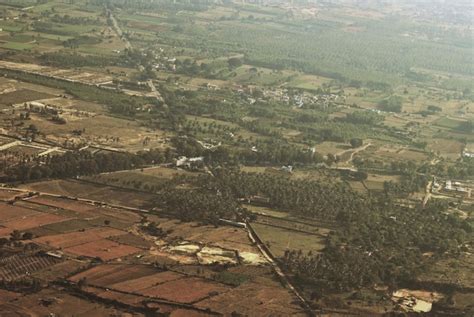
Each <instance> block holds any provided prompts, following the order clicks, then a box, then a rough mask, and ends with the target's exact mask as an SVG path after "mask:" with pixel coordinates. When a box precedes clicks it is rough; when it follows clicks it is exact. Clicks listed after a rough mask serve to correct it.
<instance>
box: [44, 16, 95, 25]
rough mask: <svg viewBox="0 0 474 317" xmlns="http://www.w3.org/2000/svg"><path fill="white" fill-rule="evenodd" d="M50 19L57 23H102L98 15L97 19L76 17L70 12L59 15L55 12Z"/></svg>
mask: <svg viewBox="0 0 474 317" xmlns="http://www.w3.org/2000/svg"><path fill="white" fill-rule="evenodd" d="M50 20H51V21H52V22H55V23H63V24H74V25H81V24H82V25H99V24H101V21H100V19H99V18H98V17H97V18H96V19H91V18H88V17H74V16H70V15H68V14H65V15H59V14H55V15H53V16H51V17H50Z"/></svg>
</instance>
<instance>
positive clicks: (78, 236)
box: [33, 227, 125, 248]
mask: <svg viewBox="0 0 474 317" xmlns="http://www.w3.org/2000/svg"><path fill="white" fill-rule="evenodd" d="M124 233H125V232H124V231H121V230H118V229H113V228H106V227H101V228H94V229H89V230H85V231H77V232H70V233H64V234H57V235H53V236H46V237H41V238H37V239H34V240H33V241H34V242H37V243H41V244H47V245H49V246H52V247H55V248H69V247H73V246H76V245H80V244H84V243H89V242H93V241H97V240H101V239H104V238H107V237H110V236H118V235H122V234H124Z"/></svg>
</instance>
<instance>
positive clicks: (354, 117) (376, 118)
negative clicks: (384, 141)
mask: <svg viewBox="0 0 474 317" xmlns="http://www.w3.org/2000/svg"><path fill="white" fill-rule="evenodd" d="M383 119H384V117H383V116H382V115H380V114H378V113H376V112H373V111H361V110H359V111H354V112H352V113H348V114H347V115H346V118H345V121H347V122H350V123H354V124H368V125H376V124H378V123H380V122H382V121H383Z"/></svg>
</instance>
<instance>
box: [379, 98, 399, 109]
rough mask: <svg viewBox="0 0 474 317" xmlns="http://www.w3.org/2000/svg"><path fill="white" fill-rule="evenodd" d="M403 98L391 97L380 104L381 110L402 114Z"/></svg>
mask: <svg viewBox="0 0 474 317" xmlns="http://www.w3.org/2000/svg"><path fill="white" fill-rule="evenodd" d="M402 105H403V98H402V97H400V96H390V97H389V98H386V99H383V100H381V101H380V102H379V103H378V107H379V109H380V110H383V111H387V112H402Z"/></svg>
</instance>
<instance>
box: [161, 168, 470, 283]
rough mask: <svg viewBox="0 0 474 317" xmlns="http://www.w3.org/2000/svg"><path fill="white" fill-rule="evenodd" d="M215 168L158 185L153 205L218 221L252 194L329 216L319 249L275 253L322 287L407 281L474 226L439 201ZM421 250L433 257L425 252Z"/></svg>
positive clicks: (238, 215)
mask: <svg viewBox="0 0 474 317" xmlns="http://www.w3.org/2000/svg"><path fill="white" fill-rule="evenodd" d="M213 174H214V176H210V175H208V174H204V175H199V176H197V177H192V178H187V179H181V181H182V182H185V183H186V184H188V186H186V187H185V188H187V189H183V186H176V187H174V188H173V187H170V186H166V187H164V188H163V189H162V191H161V192H160V193H159V195H160V199H159V205H160V206H164V207H163V209H164V211H167V212H170V213H173V214H174V215H175V216H177V217H178V218H180V219H183V220H185V221H191V220H193V221H196V220H197V221H202V222H205V223H213V224H217V223H218V220H219V218H232V219H237V220H240V219H242V218H251V217H250V214H249V213H248V211H247V210H245V209H242V208H241V207H240V206H239V204H238V202H239V201H250V202H252V201H254V200H255V199H256V197H258V198H259V201H263V202H264V204H266V205H267V206H269V207H271V208H275V209H278V210H285V211H287V212H290V213H291V214H294V215H298V216H302V217H308V218H315V219H320V220H322V221H324V222H325V223H327V222H329V223H332V226H333V227H335V228H337V229H335V230H333V231H331V232H330V234H329V235H328V236H327V238H326V242H325V243H326V248H325V249H324V250H323V251H322V252H321V253H318V254H313V253H311V252H310V253H308V254H303V253H302V252H301V251H298V250H293V251H291V250H289V251H287V252H286V253H285V255H284V257H283V258H282V259H281V261H282V263H283V264H284V265H285V267H286V269H287V270H288V271H291V272H292V273H293V274H294V276H295V280H296V281H297V282H298V283H299V284H300V286H302V287H306V286H309V287H311V289H316V290H320V291H321V292H323V291H346V290H353V289H358V288H360V287H366V286H370V285H373V284H375V283H384V284H386V285H389V286H391V287H397V286H409V283H411V282H413V281H414V280H415V278H416V276H417V274H418V273H419V272H421V271H422V270H423V269H424V268H425V267H426V265H429V264H430V263H432V261H435V260H436V259H438V258H439V257H442V256H444V255H446V254H449V255H450V256H457V255H459V254H460V252H461V251H462V250H463V248H464V243H465V241H466V239H467V237H468V236H469V234H472V231H473V228H472V225H471V224H470V223H469V222H467V221H464V220H460V219H459V218H457V217H456V216H451V215H448V214H447V213H446V209H447V205H446V204H445V203H444V202H438V201H433V202H431V203H429V204H428V205H427V206H426V207H425V208H424V209H421V207H420V208H415V209H413V208H404V207H400V206H397V205H395V204H394V203H392V199H391V197H387V195H390V193H386V194H382V195H381V196H378V195H372V196H370V197H368V196H366V195H362V194H359V193H357V192H355V191H353V190H352V189H350V188H349V187H348V186H346V185H344V184H342V183H334V184H324V183H321V182H316V181H308V180H304V181H299V180H292V179H290V178H288V177H285V176H282V175H270V174H251V173H242V172H239V171H234V170H230V169H225V168H217V169H214V170H213ZM189 188H190V189H189ZM426 252H433V254H434V255H433V257H431V258H430V257H425V256H423V254H424V253H426Z"/></svg>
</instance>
